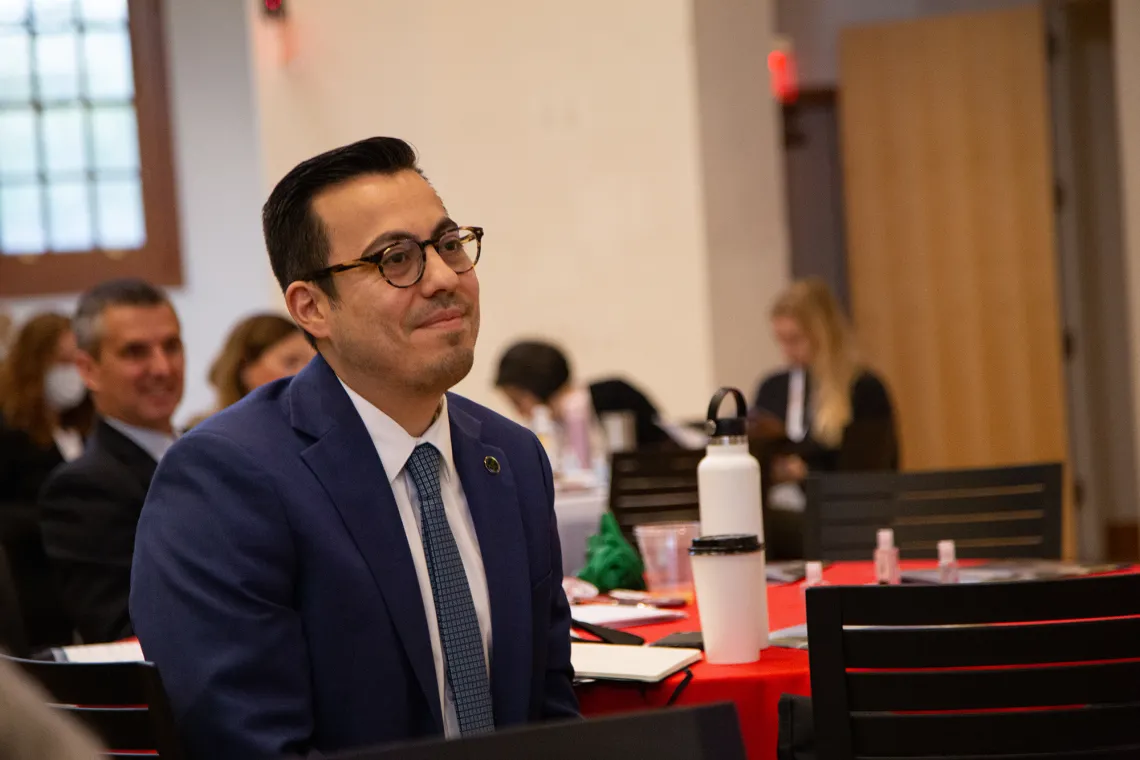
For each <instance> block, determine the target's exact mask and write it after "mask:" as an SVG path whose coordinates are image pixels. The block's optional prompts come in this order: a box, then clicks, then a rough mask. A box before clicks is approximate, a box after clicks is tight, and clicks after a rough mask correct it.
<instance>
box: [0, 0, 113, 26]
mask: <svg viewBox="0 0 1140 760" xmlns="http://www.w3.org/2000/svg"><path fill="white" fill-rule="evenodd" d="M0 2H3V0H0ZM79 9H80V14H81V15H82V16H83V20H84V21H85V22H87V23H92V22H94V23H100V24H102V23H108V22H117V23H122V24H125V23H126V21H127V0H80V2H79Z"/></svg>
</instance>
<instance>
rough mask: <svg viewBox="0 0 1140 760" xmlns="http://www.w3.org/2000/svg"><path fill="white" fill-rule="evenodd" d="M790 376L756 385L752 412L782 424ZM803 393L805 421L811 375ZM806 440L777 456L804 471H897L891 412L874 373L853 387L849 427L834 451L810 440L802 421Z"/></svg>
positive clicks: (787, 446)
mask: <svg viewBox="0 0 1140 760" xmlns="http://www.w3.org/2000/svg"><path fill="white" fill-rule="evenodd" d="M790 378H791V372H780V373H777V374H775V375H769V376H768V377H767V378H765V379H764V380H763V382H761V383H760V387H759V388H758V389H757V391H756V398H755V400H754V401H753V405H752V411H753V413H754V414H755V413H756V412H758V411H759V412H764V413H767V414H770V415H772V416H774V417H776V418H778V419H779V420H780V422H785V420H786V419H787V416H788V392H789V384H790ZM805 386H806V387H805V388H804V410H805V415H806V414H807V412H808V410H810V409H811V404H812V387H811V386H812V383H811V377H810V375H809V376H808V377H807V378H806V382H805ZM804 427H805V429H807V431H808V433H807V436H806V437H805V438H804V439H803V440H802V441H798V442H785V444H784V445H783V446H781V447H780V449H781V450H780V451H779V453H782V454H796V455H798V456H799V457H800V458H801V459H803V460H804V463H805V464H807V467H808V470H809V471H813V472H835V471H837V470H846V471H858V470H897V469H898V468H899V447H898V439H897V436H896V432H895V419H894V408H893V407H892V405H891V397H890V393H889V392H888V391H887V387H886V385H885V384H884V383H883V381H882V380H880V379H879V378H878V377H877V376H876V375H875V374H874V373H872V372H866V371H864V372H863V373H862V374H861V375H859V377H857V378H856V379H855V382H854V383H852V385H851V422H850V423H849V424H848V425H847V428H846V429H845V430H844V431H843V441H842V442H841V443H840V445H839V447H838V448H829V447H827V446H825V445H823V444H822V443H820V442H819V441H817V440H816V439H815V438H814V437H813V436H812V434H811V422H810V418H809V419H805V425H804Z"/></svg>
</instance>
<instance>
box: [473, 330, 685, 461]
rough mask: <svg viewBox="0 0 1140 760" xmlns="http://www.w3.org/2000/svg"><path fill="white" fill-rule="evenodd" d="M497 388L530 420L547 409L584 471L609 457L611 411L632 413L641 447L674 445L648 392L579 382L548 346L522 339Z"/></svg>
mask: <svg viewBox="0 0 1140 760" xmlns="http://www.w3.org/2000/svg"><path fill="white" fill-rule="evenodd" d="M495 387H496V388H498V389H499V390H501V391H502V392H503V393H504V394H505V395H506V396H507V398H508V399H510V401H511V404H512V405H513V406H514V408H515V411H517V412H518V414H519V415H520V416H521V417H522V418H523V419H525V420H528V421H529V420H531V419H532V417H533V415H534V412H535V410H536V409H537V408H538V407H546V408H548V409H549V410H550V414H551V416H552V417H553V418H554V422H555V424H556V425H557V427H558V430H559V433H560V438H561V441H560V446H559V450H560V451H562V452H565V453H567V454H568V458H569V460H570V462H571V463H572V464H577V465H578V466H579V467H580V468H581V469H584V470H588V469H592V468H593V466H594V462H595V459H596V458H599V457H604V456H605V454H606V451H607V449H606V444H605V436H604V434H603V433H602V430H601V426H600V423H599V419H600V417H601V416H602V415H605V414H607V413H610V412H628V413H630V414H631V415H632V417H633V427H634V436H635V438H636V445H637V447H638V448H646V447H653V446H661V445H672V439H671V438H670V437H669V434H668V433H666V432H665V430H664V429H663V428H661V427H660V425H659V424H658V421H657V418H658V415H657V408H656V407H655V406H654V405H653V403H652V402H651V401H650V400H649V399H648V398H647V397H646V396H645V394H644V393H642V392H641V391H639V390H638V389H637V388H635V387H633V386H632V385H630V384H629V383H627V382H626V381H625V380H621V379H616V378H615V379H609V380H599V381H597V382H594V383H590V384H589V385H579V384H577V383H576V382H574V381H573V380H572V378H571V374H570V362H569V361H568V360H567V359H566V355H565V354H564V353H562V351H561V350H559V349H558V348H557V347H555V346H553V345H551V344H549V343H544V342H541V341H522V342H519V343H515V344H514V345H513V346H511V347H510V348H508V349H507V351H506V352H505V353H504V354H503V355H502V357H501V358H500V359H499V372H498V375H497V376H496V379H495Z"/></svg>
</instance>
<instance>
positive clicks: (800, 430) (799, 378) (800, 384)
mask: <svg viewBox="0 0 1140 760" xmlns="http://www.w3.org/2000/svg"><path fill="white" fill-rule="evenodd" d="M806 396H807V378H806V377H805V373H804V370H803V367H795V368H794V369H792V371H791V372H790V373H788V414H787V417H786V418H785V420H784V429H785V432H786V433H787V435H788V438H789V440H792V441H795V442H796V443H799V442H800V441H802V440H803V439H804V438H806V437H807V432H808V424H807V409H806V404H805V401H806Z"/></svg>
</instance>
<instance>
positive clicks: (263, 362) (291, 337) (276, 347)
mask: <svg viewBox="0 0 1140 760" xmlns="http://www.w3.org/2000/svg"><path fill="white" fill-rule="evenodd" d="M315 354H316V352H315V351H314V350H313V347H312V346H310V345H309V342H308V340H306V339H305V334H304V333H303V332H301V329H300V328H299V327H297V325H295V324H294V323H293V321H292V320H290V319H289V318H288V317H283V316H280V315H279V314H255V315H253V316H251V317H247V318H245V319H243V320H242V321H241V322H239V323H238V324H237V325H235V326H234V328H233V330H231V331H230V334H229V337H228V338H227V339H226V344H225V346H224V347H223V348H222V352H221V353H220V354H218V358H217V359H215V360H214V364H213V366H211V367H210V375H209V379H210V384H211V385H212V386H214V390H215V391H216V392H217V394H218V401H217V407H216V408H215V409H214V411H215V412H216V411H221V410H222V409H225V408H226V407H227V406H232V405H233V404H236V403H237V402H239V401H241V400H242V399H243V398H245V397H246V396H247V395H248V394H249V393H250V392H252V391H254V390H256V389H257V388H260V387H261V386H263V385H265V384H266V383H271V382H273V381H274V380H279V379H281V378H283V377H290V376H292V375H295V374H297V373H298V372H300V371H301V368H302V367H304V366H305V365H306V364H308V363H309V360H310V359H312V358H313V356H314V355H315ZM207 416H208V415H202V416H201V417H198V418H196V419H195V420H194V421H193V423H192V424H197V423H198V422H201V421H202V420H203V419H205V417H207Z"/></svg>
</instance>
